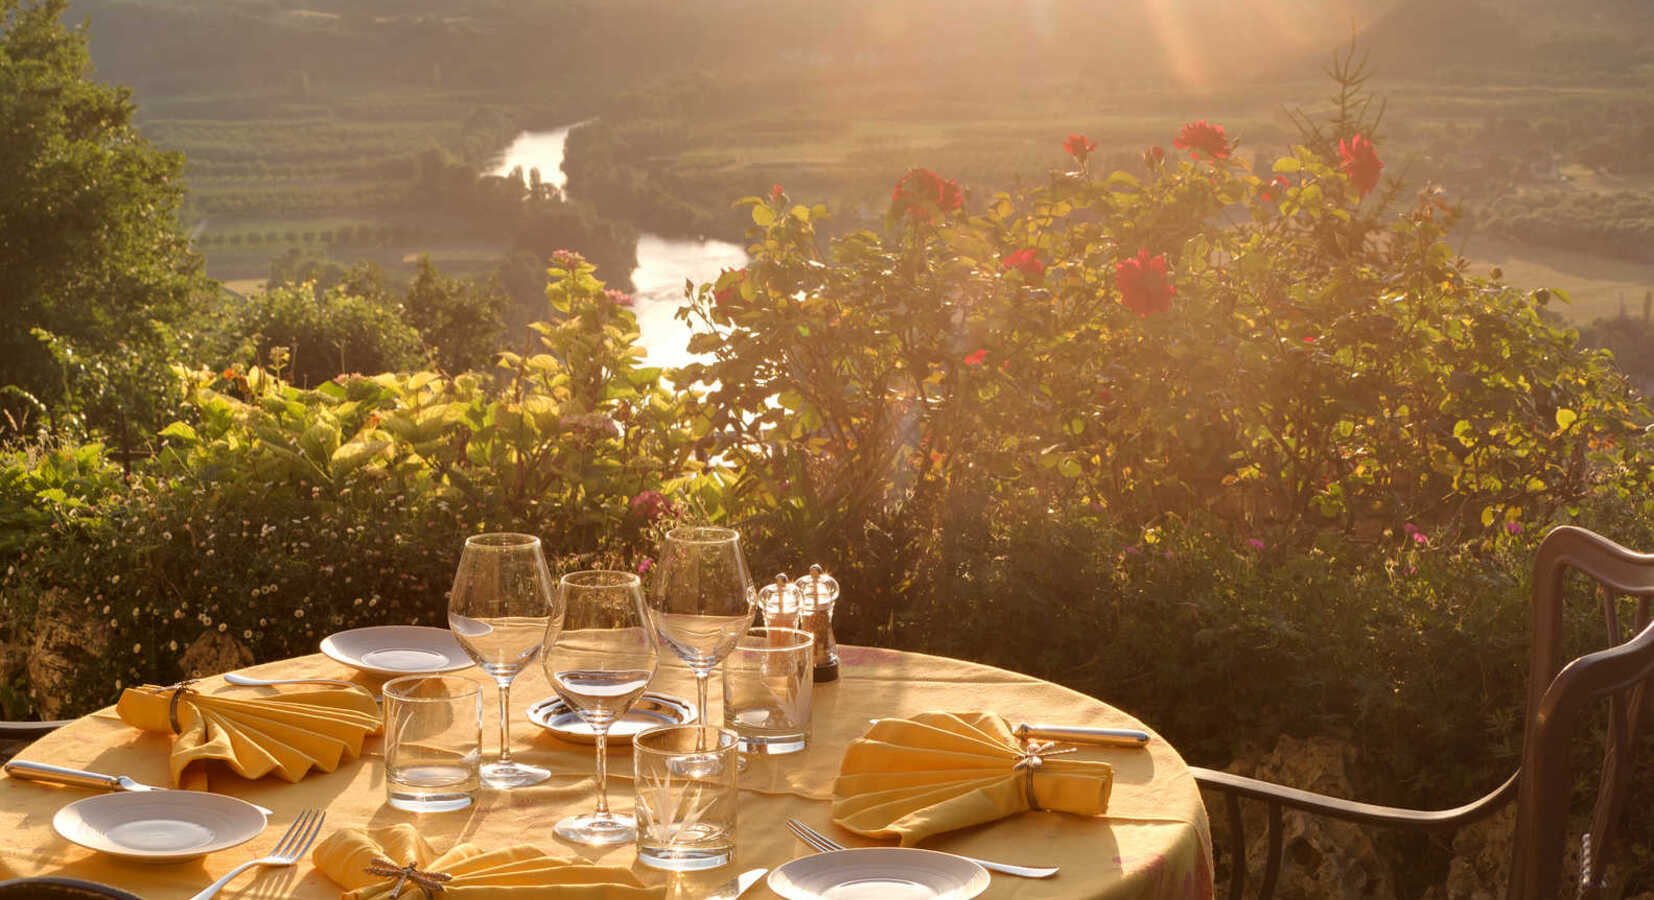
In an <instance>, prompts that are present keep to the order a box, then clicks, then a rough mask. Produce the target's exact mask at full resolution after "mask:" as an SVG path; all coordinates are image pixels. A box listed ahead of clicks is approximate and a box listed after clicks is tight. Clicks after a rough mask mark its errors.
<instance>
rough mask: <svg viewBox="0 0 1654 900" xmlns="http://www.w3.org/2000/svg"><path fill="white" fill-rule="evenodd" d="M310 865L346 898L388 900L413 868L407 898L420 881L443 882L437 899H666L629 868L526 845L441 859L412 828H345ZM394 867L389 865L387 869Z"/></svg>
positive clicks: (465, 848)
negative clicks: (390, 871) (597, 863)
mask: <svg viewBox="0 0 1654 900" xmlns="http://www.w3.org/2000/svg"><path fill="white" fill-rule="evenodd" d="M310 858H311V861H312V862H314V863H315V864H316V868H317V869H320V870H321V872H322V874H324V875H326V876H327V877H329V878H331V879H333V881H334V882H335V883H337V884H338V885H340V886H342V887H343V888H344V889H345V893H344V895H343V896H342V898H341V900H390V898H391V897H392V896H393V894H392V891H394V890H395V889H396V885H397V883H398V880H399V877H400V876H399V874H377V873H376V872H375V871H374V870H379V872H384V871H386V870H387V869H402V868H404V867H407V866H410V865H411V866H412V867H413V868H414V869H415V870H417V874H410V875H409V876H408V877H409V881H408V882H407V883H405V884H404V885H403V889H402V896H403V897H423V896H426V895H425V894H424V893H422V892H421V891H420V890H419V889H418V888H416V887H415V884H417V883H418V882H417V881H416V880H415V879H416V878H418V877H427V878H428V877H431V876H435V877H436V878H437V879H440V881H439V883H440V884H441V888H442V890H441V892H440V893H438V894H437V895H436V896H440V897H452V898H454V900H552V898H555V900H661V898H663V897H665V896H666V889H665V888H664V887H653V888H652V887H645V886H644V884H643V882H641V881H639V880H638V879H637V876H635V875H633V874H632V873H631V872H630V871H628V870H626V869H621V868H616V867H613V866H594V865H591V864H590V863H586V862H582V861H579V860H569V859H561V858H558V857H554V856H547V855H546V854H544V853H542V852H540V851H539V850H537V849H535V848H533V847H531V846H528V845H527V844H518V845H516V846H514V847H505V848H502V849H499V850H483V849H482V848H480V847H477V846H475V845H472V844H458V845H456V846H455V847H454V848H453V849H451V850H449V851H448V852H447V853H443V854H440V855H439V854H438V853H437V852H436V851H435V850H433V849H432V848H431V845H430V844H428V843H426V842H425V839H424V838H423V837H420V835H419V833H418V832H417V831H416V830H415V829H414V827H413V826H412V825H391V826H388V827H385V828H375V829H373V830H371V831H366V830H363V829H360V828H341V829H339V830H338V831H336V832H334V833H333V834H331V835H329V836H328V838H327V840H325V841H322V842H321V843H320V844H317V845H316V849H315V850H314V851H313V852H312V853H311V857H310ZM385 863H389V864H390V866H385V865H384V864H385ZM442 876H447V877H446V878H442Z"/></svg>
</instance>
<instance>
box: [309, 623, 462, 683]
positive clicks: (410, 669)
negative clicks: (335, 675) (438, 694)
mask: <svg viewBox="0 0 1654 900" xmlns="http://www.w3.org/2000/svg"><path fill="white" fill-rule="evenodd" d="M322 652H323V653H325V654H327V655H328V656H330V657H332V658H333V659H334V660H337V661H338V662H342V663H344V664H345V665H347V666H350V667H351V668H352V669H360V670H361V671H363V672H372V673H373V674H375V675H431V674H435V673H437V672H457V671H459V670H460V669H468V668H470V667H471V665H472V662H471V657H470V656H467V655H466V653H465V648H464V647H461V646H460V645H459V641H458V639H456V638H455V637H454V633H453V632H451V631H449V630H448V629H446V628H430V627H427V626H424V625H374V626H372V627H369V628H353V629H351V630H350V631H341V632H339V633H338V634H330V635H328V636H327V637H325V638H323V639H322Z"/></svg>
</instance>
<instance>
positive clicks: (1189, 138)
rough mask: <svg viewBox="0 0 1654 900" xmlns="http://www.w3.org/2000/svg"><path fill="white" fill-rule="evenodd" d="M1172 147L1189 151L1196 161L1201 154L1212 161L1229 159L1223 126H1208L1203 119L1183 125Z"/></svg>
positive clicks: (1227, 142)
mask: <svg viewBox="0 0 1654 900" xmlns="http://www.w3.org/2000/svg"><path fill="white" fill-rule="evenodd" d="M1172 146H1174V147H1176V148H1178V149H1179V150H1187V151H1189V155H1190V156H1191V157H1194V158H1196V159H1198V158H1199V154H1201V153H1204V154H1206V155H1207V156H1210V157H1211V158H1213V159H1228V158H1229V139H1228V138H1226V137H1224V136H1223V126H1222V125H1208V124H1207V123H1206V120H1205V119H1201V120H1200V121H1199V122H1188V123H1186V124H1184V126H1183V130H1182V131H1180V132H1178V133H1177V140H1175V141H1173V142H1172Z"/></svg>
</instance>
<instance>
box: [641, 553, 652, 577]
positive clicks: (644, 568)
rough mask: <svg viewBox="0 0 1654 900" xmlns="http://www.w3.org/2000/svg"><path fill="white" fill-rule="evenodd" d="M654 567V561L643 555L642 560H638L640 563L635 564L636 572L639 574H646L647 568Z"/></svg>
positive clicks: (647, 572)
mask: <svg viewBox="0 0 1654 900" xmlns="http://www.w3.org/2000/svg"><path fill="white" fill-rule="evenodd" d="M654 567H655V561H654V560H652V559H650V558H649V557H647V556H645V557H644V558H643V562H640V563H638V564H637V573H638V574H639V575H647V574H649V570H650V569H653V568H654Z"/></svg>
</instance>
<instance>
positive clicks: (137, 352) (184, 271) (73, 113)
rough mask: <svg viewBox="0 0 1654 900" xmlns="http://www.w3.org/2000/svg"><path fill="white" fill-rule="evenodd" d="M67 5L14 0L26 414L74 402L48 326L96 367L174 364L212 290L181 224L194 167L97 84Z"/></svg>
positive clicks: (14, 222)
mask: <svg viewBox="0 0 1654 900" xmlns="http://www.w3.org/2000/svg"><path fill="white" fill-rule="evenodd" d="M66 8H67V3H66V2H65V0H0V322H3V324H0V391H3V392H4V399H0V404H4V406H5V408H6V411H8V412H11V413H12V414H13V415H14V417H15V416H17V415H18V414H19V413H20V412H22V411H23V410H25V409H29V410H31V411H33V412H39V411H41V410H42V409H44V408H46V407H47V406H55V405H56V404H58V403H59V402H61V401H63V400H64V399H65V398H66V397H67V396H68V395H70V394H72V393H73V392H74V388H73V387H72V386H71V385H70V384H69V383H68V382H69V375H68V373H66V372H65V371H64V369H63V368H62V367H61V365H60V364H59V362H58V361H56V360H55V359H54V355H53V352H52V348H50V347H48V346H47V345H46V343H45V341H43V340H42V338H41V337H40V336H39V335H38V334H36V329H39V330H42V331H44V332H49V333H50V334H52V335H55V336H57V338H59V339H60V341H61V342H66V343H67V344H68V345H70V346H72V347H73V348H74V349H75V352H76V353H77V354H80V355H81V356H82V357H85V356H98V355H108V356H110V357H112V358H115V357H118V358H121V359H131V358H133V357H146V358H150V359H155V358H160V357H163V356H164V355H165V353H166V345H167V343H168V341H169V339H170V337H169V329H168V328H167V327H165V326H166V325H168V324H169V323H177V322H180V321H182V320H183V318H184V316H185V315H186V314H187V313H188V312H189V311H190V310H191V308H192V306H193V305H194V303H195V302H196V298H197V296H198V291H199V290H200V289H202V288H204V287H205V286H206V284H207V282H206V280H205V277H204V276H203V274H202V269H201V260H200V258H199V257H198V256H196V255H195V254H194V253H193V252H192V251H191V250H190V248H189V240H188V238H187V236H186V235H185V233H184V231H183V229H182V228H181V226H180V225H179V222H178V218H177V211H178V206H179V202H180V200H181V198H182V190H183V189H182V186H181V184H180V181H179V179H180V176H181V174H182V170H183V157H182V156H180V155H179V154H175V153H166V152H163V151H161V150H158V149H156V148H155V147H153V146H151V145H150V144H149V143H148V142H147V141H145V140H144V139H143V138H142V137H140V136H139V135H138V133H137V132H136V131H135V130H134V129H133V127H132V115H133V112H134V109H135V107H134V105H133V103H132V99H131V94H130V91H128V90H127V89H126V88H122V87H114V86H111V85H106V84H100V83H98V82H95V81H93V80H91V78H90V77H89V75H90V70H91V62H90V58H89V56H88V54H87V44H86V41H87V37H86V27H85V26H84V25H82V26H80V27H76V28H73V29H70V28H65V27H64V26H63V24H62V22H61V19H62V17H63V15H64V12H65V10H66ZM58 358H59V359H61V356H59V357H58ZM133 389H134V390H143V388H138V387H133ZM100 393H102V392H100ZM130 407H131V404H126V403H123V402H122V401H121V399H120V398H118V397H111V398H108V406H107V409H109V410H117V411H118V410H124V409H127V408H130ZM88 413H89V414H91V415H93V417H94V419H96V417H97V411H96V410H88ZM23 414H24V415H27V414H28V413H23ZM94 424H96V422H95V423H94ZM0 427H4V426H0Z"/></svg>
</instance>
